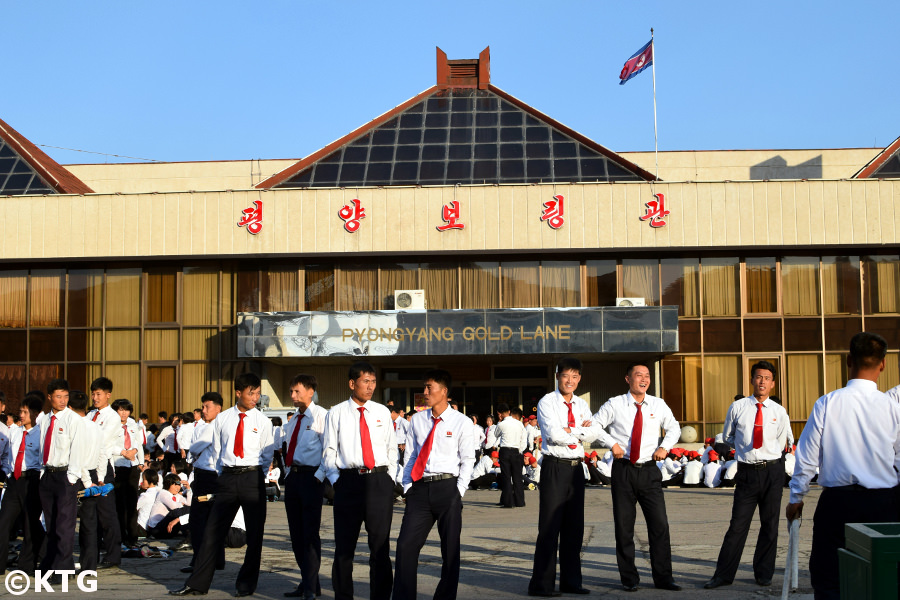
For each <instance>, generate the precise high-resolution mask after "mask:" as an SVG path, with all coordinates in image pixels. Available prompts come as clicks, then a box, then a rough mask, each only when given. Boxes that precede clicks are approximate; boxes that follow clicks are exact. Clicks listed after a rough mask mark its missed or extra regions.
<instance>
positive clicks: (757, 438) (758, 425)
mask: <svg viewBox="0 0 900 600" xmlns="http://www.w3.org/2000/svg"><path fill="white" fill-rule="evenodd" d="M762 409H763V405H762V403H761V402H757V403H756V421H754V423H753V449H754V450H758V449H759V448H762V430H763V414H762Z"/></svg>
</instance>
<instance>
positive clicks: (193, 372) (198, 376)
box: [181, 363, 219, 410]
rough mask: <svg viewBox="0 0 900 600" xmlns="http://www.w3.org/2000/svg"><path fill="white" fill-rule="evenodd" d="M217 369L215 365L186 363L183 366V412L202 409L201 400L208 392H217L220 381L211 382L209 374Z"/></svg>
mask: <svg viewBox="0 0 900 600" xmlns="http://www.w3.org/2000/svg"><path fill="white" fill-rule="evenodd" d="M215 369H216V366H215V363H213V365H212V366H210V365H209V364H207V363H185V364H183V365H182V366H181V406H182V410H193V409H194V408H199V407H200V398H201V397H202V396H203V394H205V393H206V392H211V391H217V389H218V387H219V383H218V381H209V373H210V372H214V371H215Z"/></svg>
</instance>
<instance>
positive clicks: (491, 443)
mask: <svg viewBox="0 0 900 600" xmlns="http://www.w3.org/2000/svg"><path fill="white" fill-rule="evenodd" d="M484 447H485V448H496V447H497V425H496V424H494V425H491V426H490V427H488V428H487V429H485V430H484Z"/></svg>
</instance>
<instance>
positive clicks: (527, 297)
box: [500, 261, 541, 308]
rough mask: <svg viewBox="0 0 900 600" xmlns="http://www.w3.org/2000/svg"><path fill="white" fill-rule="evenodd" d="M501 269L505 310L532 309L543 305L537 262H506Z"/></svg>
mask: <svg viewBox="0 0 900 600" xmlns="http://www.w3.org/2000/svg"><path fill="white" fill-rule="evenodd" d="M500 267H501V269H500V273H501V275H502V279H503V308H532V307H539V306H540V305H541V302H540V298H539V296H540V287H539V285H538V263H537V262H536V261H535V262H531V261H529V262H525V261H523V262H504V263H501V265H500Z"/></svg>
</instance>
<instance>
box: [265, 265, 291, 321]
mask: <svg viewBox="0 0 900 600" xmlns="http://www.w3.org/2000/svg"><path fill="white" fill-rule="evenodd" d="M260 296H261V298H262V306H261V309H262V311H263V312H293V311H296V310H298V309H299V307H300V274H299V271H298V270H297V269H279V268H273V269H270V270H269V271H264V272H263V274H262V290H261V294H260Z"/></svg>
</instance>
